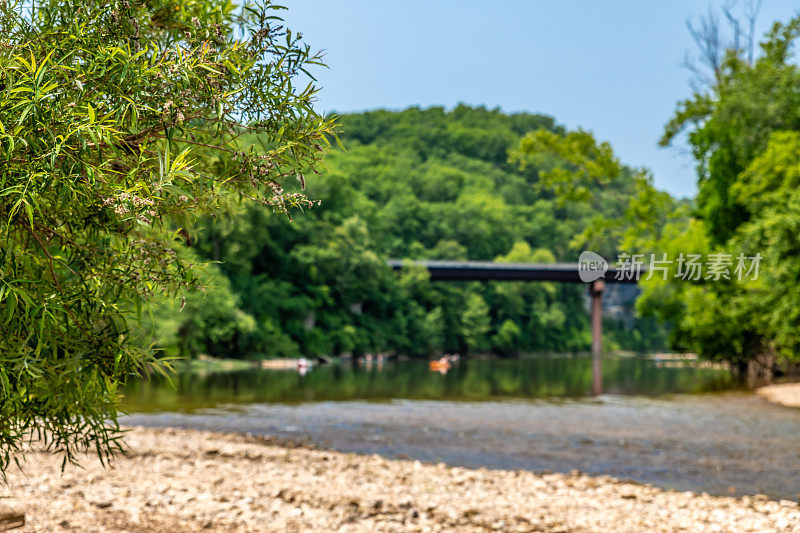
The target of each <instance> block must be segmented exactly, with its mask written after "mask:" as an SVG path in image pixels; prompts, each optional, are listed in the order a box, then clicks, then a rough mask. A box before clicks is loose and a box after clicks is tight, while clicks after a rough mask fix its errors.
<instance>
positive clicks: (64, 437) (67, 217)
mask: <svg viewBox="0 0 800 533" xmlns="http://www.w3.org/2000/svg"><path fill="white" fill-rule="evenodd" d="M275 13H276V10H275V8H273V7H272V6H270V5H268V4H267V5H265V6H257V5H253V6H250V7H248V8H243V9H238V8H235V6H234V5H233V4H231V3H230V2H227V1H207V0H202V1H200V0H197V1H195V0H190V1H180V2H178V1H173V0H150V1H148V2H144V3H142V2H128V1H117V0H110V1H104V0H77V1H72V2H63V1H61V0H43V1H36V2H24V1H16V2H15V1H12V2H7V1H6V2H3V3H2V5H0V420H2V424H0V471H5V467H6V466H7V465H8V463H9V461H10V460H12V459H16V458H17V456H16V455H15V454H14V452H15V451H16V450H18V449H19V448H20V447H21V445H22V443H23V441H24V440H25V439H26V438H27V437H30V436H32V435H34V434H36V435H38V436H39V437H40V438H43V439H44V440H45V442H46V443H47V444H48V445H49V446H51V447H52V449H54V450H55V451H60V452H64V459H65V461H66V460H68V459H71V458H72V456H73V453H74V452H75V451H76V449H86V448H90V449H92V450H96V451H97V453H98V454H99V455H100V457H101V459H102V458H105V457H106V456H107V454H109V453H112V452H113V451H115V450H116V449H118V447H119V442H118V439H119V438H120V436H121V432H120V429H119V427H118V426H117V424H116V413H117V402H118V397H117V396H118V395H117V387H118V385H120V384H121V383H124V382H125V380H126V379H127V378H128V377H129V376H130V375H133V374H137V373H139V372H141V371H142V370H144V369H145V368H152V367H154V366H156V367H157V366H158V365H157V364H156V361H155V359H153V357H152V354H151V353H150V351H148V350H143V349H141V347H140V346H139V344H138V343H132V342H130V335H129V334H128V324H129V323H130V322H131V321H135V320H136V319H137V318H138V316H137V315H139V314H140V312H141V309H142V306H143V302H146V301H148V300H149V299H151V298H153V297H155V296H157V295H160V294H167V295H174V294H176V293H177V292H178V291H180V290H184V289H186V288H188V287H193V286H196V285H197V281H198V277H197V274H196V273H195V272H194V271H193V269H192V265H191V263H190V262H189V261H186V257H187V254H186V253H185V252H182V251H180V245H179V241H182V239H180V238H178V233H177V230H178V229H179V228H180V226H181V225H184V224H187V223H188V222H189V221H190V220H191V219H192V218H193V217H195V216H197V215H202V214H205V215H207V214H209V213H213V212H215V211H217V210H219V209H221V207H222V206H223V205H224V204H226V203H227V202H228V201H229V200H230V199H233V198H235V199H238V198H242V197H247V198H251V199H254V200H256V201H257V202H258V203H259V204H267V205H270V206H273V207H274V208H275V209H276V210H278V211H285V210H287V209H290V208H291V207H292V206H293V205H301V206H302V205H307V204H308V203H309V201H308V200H307V199H306V198H305V197H304V196H303V195H302V194H297V193H295V192H289V191H285V190H284V189H283V188H282V185H281V184H282V183H283V182H285V181H286V180H287V178H288V179H289V180H291V181H292V182H296V181H297V179H296V178H297V177H299V178H300V179H301V180H302V174H303V173H305V172H308V171H309V170H310V169H312V168H313V167H315V166H316V165H317V163H318V161H319V160H320V158H321V156H322V154H323V152H324V146H325V145H326V135H327V134H328V133H330V130H331V124H330V122H329V121H328V120H327V119H325V118H323V117H320V116H318V115H317V114H316V113H315V112H314V110H313V109H312V107H311V103H312V100H313V96H314V93H315V92H316V89H315V88H314V86H313V85H309V86H308V87H306V88H299V89H298V88H295V87H294V85H293V84H292V80H293V79H295V78H296V77H297V75H298V74H299V73H300V72H301V71H304V69H305V68H307V67H308V66H309V65H315V64H318V58H317V56H315V55H314V54H313V53H311V52H310V51H309V49H308V47H307V46H306V45H304V44H303V43H302V41H300V40H299V39H298V38H297V36H296V35H294V34H292V33H290V32H288V31H287V30H286V29H284V28H283V27H282V26H281V25H280V22H279V19H277V18H276V17H275ZM243 134H249V135H258V136H259V138H260V139H261V145H260V148H259V150H258V151H256V150H245V149H240V146H241V144H240V143H238V142H237V139H238V138H239V137H240V136H241V135H243ZM216 312H218V313H221V314H225V313H228V312H235V306H234V304H233V302H230V303H229V306H228V307H223V308H220V309H217V311H216ZM208 334H209V335H214V336H217V337H218V336H221V335H224V333H220V332H216V331H209V332H208Z"/></svg>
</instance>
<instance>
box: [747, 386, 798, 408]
mask: <svg viewBox="0 0 800 533" xmlns="http://www.w3.org/2000/svg"><path fill="white" fill-rule="evenodd" d="M756 394H757V395H759V396H761V397H762V398H764V399H765V400H767V401H769V402H772V403H777V404H779V405H785V406H786V407H800V383H780V384H775V385H767V386H766V387H761V388H760V389H757V390H756Z"/></svg>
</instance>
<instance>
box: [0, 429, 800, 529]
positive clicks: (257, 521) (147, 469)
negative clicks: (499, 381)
mask: <svg viewBox="0 0 800 533" xmlns="http://www.w3.org/2000/svg"><path fill="white" fill-rule="evenodd" d="M127 443H128V445H129V447H130V449H131V452H130V454H129V455H128V456H127V457H120V458H118V459H117V460H116V461H115V462H114V464H113V466H112V467H111V468H107V469H104V468H102V467H101V466H100V465H99V463H98V462H97V461H96V460H95V459H93V458H91V457H87V458H85V459H83V460H82V462H81V464H82V466H83V469H79V468H72V467H69V468H68V469H67V471H66V472H65V473H64V474H63V475H61V473H60V470H59V468H60V465H59V462H58V460H57V458H56V457H53V456H52V455H49V454H44V453H38V452H37V453H32V454H30V455H29V457H28V459H27V462H26V463H25V466H24V468H25V469H24V473H20V472H19V471H16V470H15V471H12V472H10V473H9V475H8V487H6V488H4V489H2V493H1V494H0V496H2V499H1V500H0V505H3V506H4V507H6V508H8V509H12V510H16V511H22V512H25V514H26V517H27V521H28V525H27V526H26V528H25V529H24V530H27V531H65V530H76V531H168V530H172V531H197V530H205V531H353V532H360V531H364V532H367V531H369V532H372V531H442V530H456V531H487V530H496V531H645V530H646V531H800V507H798V505H797V503H796V502H791V501H772V500H768V499H767V498H766V497H747V496H745V497H741V498H728V497H713V496H709V495H706V494H695V493H691V492H671V491H664V490H660V489H657V488H654V487H649V486H644V485H638V484H634V483H627V482H624V481H619V480H615V479H613V478H609V477H605V476H600V477H591V476H586V475H581V474H571V475H565V474H544V475H541V474H534V473H531V472H524V471H498V470H484V469H478V470H471V469H466V468H458V467H448V466H445V465H443V464H439V465H429V464H421V463H419V462H416V461H407V460H390V459H384V458H382V457H379V456H375V455H369V456H364V455H355V454H348V453H339V452H332V451H325V450H316V449H312V448H308V447H304V446H297V445H292V444H287V443H281V442H277V441H274V440H271V439H267V438H261V437H249V436H244V435H236V434H223V433H209V432H199V431H189V430H177V429H144V428H133V429H132V430H131V431H130V433H129V434H128V436H127Z"/></svg>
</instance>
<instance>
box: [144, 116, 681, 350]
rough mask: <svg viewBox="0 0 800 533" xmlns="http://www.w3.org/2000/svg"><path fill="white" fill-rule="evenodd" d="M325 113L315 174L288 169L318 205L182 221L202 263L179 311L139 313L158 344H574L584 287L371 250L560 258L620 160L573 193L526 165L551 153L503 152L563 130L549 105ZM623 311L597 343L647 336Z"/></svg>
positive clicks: (629, 174)
mask: <svg viewBox="0 0 800 533" xmlns="http://www.w3.org/2000/svg"><path fill="white" fill-rule="evenodd" d="M339 124H340V126H339V131H340V139H341V142H342V145H343V147H344V149H341V148H338V149H335V150H332V151H331V153H330V154H329V155H328V157H327V159H326V164H327V167H328V171H327V172H324V173H323V174H321V175H311V176H305V178H304V179H305V181H307V188H308V192H309V196H310V197H311V198H313V199H314V200H318V201H320V205H318V206H315V207H314V208H313V209H310V210H306V211H305V212H303V213H294V215H293V220H291V221H290V220H289V219H287V218H286V217H281V216H276V215H274V214H271V213H269V212H266V211H264V210H262V209H258V208H255V207H244V206H243V207H242V208H241V209H240V210H239V211H236V212H231V213H229V214H228V215H227V216H224V217H217V218H216V219H214V220H205V221H201V223H200V224H199V225H198V226H197V227H196V228H194V229H192V230H191V231H190V238H189V242H190V244H191V247H190V248H188V249H187V251H186V253H188V254H195V255H199V256H200V258H201V259H205V260H208V261H210V262H211V263H210V264H209V265H208V266H207V267H206V268H205V270H206V273H205V277H206V285H207V286H208V288H207V289H206V291H205V293H204V294H192V295H187V296H186V303H185V308H184V309H183V311H182V312H177V307H171V306H170V305H168V304H162V305H158V306H154V310H153V315H152V316H153V320H151V321H149V324H150V325H149V326H147V327H148V328H150V329H151V330H153V329H154V331H151V333H155V338H156V341H157V342H158V344H160V345H161V346H162V347H164V348H166V349H168V350H169V351H174V352H177V353H180V354H182V355H185V356H192V355H196V354H198V353H206V354H210V355H214V356H221V357H258V356H288V355H298V354H304V355H317V354H329V355H331V354H332V355H336V354H342V353H354V354H359V353H369V352H377V351H382V352H398V353H406V354H411V355H424V354H433V353H438V352H442V351H459V352H462V353H464V352H470V353H480V352H494V353H498V354H508V355H510V354H516V353H520V352H537V351H546V352H562V351H584V350H587V349H588V347H589V342H590V335H589V325H588V317H587V314H586V310H585V306H584V296H585V295H584V291H585V288H584V287H579V286H571V285H564V284H550V283H527V284H526V283H493V284H488V285H484V284H479V283H459V284H442V283H431V282H430V281H429V280H428V279H427V274H426V272H425V271H424V270H423V271H420V270H417V269H409V270H408V271H406V272H404V273H403V274H399V275H398V274H395V273H393V272H391V271H390V270H389V269H388V268H387V267H386V266H385V260H386V259H387V258H410V259H423V258H428V259H474V260H497V261H513V262H552V261H574V260H576V259H577V255H578V252H579V250H578V249H577V248H576V247H575V246H574V245H572V244H571V243H572V241H573V240H574V238H575V237H576V236H577V235H579V234H581V233H582V232H584V230H586V229H587V227H589V226H590V225H591V224H593V223H595V222H596V221H597V220H598V219H620V218H621V217H622V215H623V212H624V211H625V209H626V207H627V206H628V205H629V203H630V199H631V196H632V195H633V193H634V189H635V184H634V177H633V176H634V174H635V172H634V171H633V170H631V169H628V168H626V167H621V168H623V172H622V176H621V177H619V178H617V179H615V180H613V181H610V182H609V183H607V184H598V185H596V186H595V187H594V189H593V190H592V196H591V200H589V201H583V202H563V201H559V200H557V199H556V197H555V194H554V192H553V191H552V190H551V188H549V187H546V186H544V185H543V184H542V183H541V182H540V171H541V170H542V169H551V168H554V167H558V166H559V165H561V164H562V163H563V162H561V161H559V159H558V157H557V156H554V155H552V154H541V156H540V157H539V156H538V154H535V155H537V157H533V158H528V160H527V162H526V164H524V165H521V164H520V162H519V161H510V160H509V152H510V151H511V150H513V149H514V148H515V147H517V145H518V144H519V143H520V139H521V138H522V137H523V135H525V134H526V133H528V132H532V131H542V130H544V131H549V132H552V133H554V134H556V135H557V136H562V135H564V134H565V133H567V132H566V131H565V130H564V128H563V127H561V126H559V125H557V124H556V123H555V122H554V120H553V119H552V118H550V117H547V116H542V115H532V114H512V115H507V114H503V113H501V112H500V111H490V110H486V109H483V108H470V107H465V106H459V107H457V108H455V109H454V110H452V111H446V110H444V109H442V108H430V109H425V110H421V109H418V108H411V109H407V110H405V111H402V112H389V111H373V112H367V113H360V114H351V115H344V116H342V117H340V120H339ZM587 138H589V139H591V137H587ZM250 142H256V143H257V139H250ZM298 187H299V183H298ZM603 242H605V241H603ZM609 242H610V241H609ZM599 246H600V248H601V249H600V250H599V251H601V252H604V253H607V254H610V253H613V252H615V250H614V249H613V244H609V243H606V244H600V245H599ZM146 322H147V321H146ZM627 322H628V326H627V327H623V325H622V324H615V323H611V322H608V323H607V325H606V330H607V332H608V334H607V335H606V337H605V341H606V343H607V348H608V349H615V348H623V349H632V350H647V349H659V348H661V347H663V344H664V338H665V335H664V333H663V331H661V330H660V329H658V328H656V327H655V326H654V322H652V321H641V320H634V321H630V320H629V321H627Z"/></svg>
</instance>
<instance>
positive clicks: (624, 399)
mask: <svg viewBox="0 0 800 533" xmlns="http://www.w3.org/2000/svg"><path fill="white" fill-rule="evenodd" d="M590 386H591V367H590V361H589V360H588V359H585V358H577V357H576V358H564V357H544V358H534V359H517V360H473V361H462V362H460V363H457V364H455V365H454V367H453V368H452V369H451V370H450V371H449V372H447V373H446V374H444V375H442V374H440V373H436V372H432V371H430V370H429V369H428V367H427V365H426V364H425V363H424V362H406V363H393V364H386V365H382V366H380V367H379V366H378V365H373V366H371V367H369V368H368V367H365V366H360V367H354V366H350V365H331V366H325V367H319V368H314V369H312V370H311V372H309V373H308V374H307V375H305V376H301V375H299V374H298V373H297V372H294V371H270V370H256V369H253V370H245V371H238V372H220V373H205V374H202V373H200V374H198V373H193V374H179V375H178V376H176V378H174V386H170V385H168V384H167V383H165V382H163V381H161V380H150V381H144V382H140V383H137V384H134V385H133V386H131V387H130V389H129V390H128V392H127V399H126V407H127V409H128V411H129V412H130V414H129V415H128V416H127V417H125V418H123V420H122V421H123V423H126V424H136V425H144V426H175V427H187V428H198V429H208V430H216V431H239V432H247V433H255V434H268V435H274V436H278V437H284V438H291V439H295V440H308V441H310V442H312V443H314V444H316V445H318V446H323V447H328V448H331V449H336V450H341V451H354V452H361V453H380V454H382V455H385V456H387V457H400V458H406V457H408V458H415V459H420V460H425V461H434V462H439V461H443V462H446V463H448V464H454V465H462V466H470V467H488V468H510V469H518V468H519V469H529V470H534V471H562V472H568V471H571V470H580V471H583V472H587V473H591V474H609V475H613V476H616V477H620V478H624V479H632V480H635V481H639V482H644V483H653V484H655V485H658V486H660V487H663V488H673V489H678V490H694V491H706V492H709V493H712V494H727V495H741V494H757V493H763V494H766V495H768V496H770V497H773V498H786V499H793V500H796V499H798V493H800V439H798V436H800V410H795V409H790V408H784V407H779V406H775V405H772V404H769V403H767V402H765V401H764V400H761V399H760V398H757V397H755V396H754V395H753V394H752V393H750V392H748V391H745V390H742V389H741V387H740V386H739V385H738V383H737V382H736V380H734V379H733V378H732V377H731V376H730V375H729V374H728V373H727V371H725V370H723V369H719V368H705V367H698V366H697V365H694V364H693V363H691V362H683V361H673V360H654V359H645V358H608V359H606V360H605V361H604V389H605V390H606V394H604V395H602V396H600V397H597V398H594V397H590V396H588V391H589V389H590Z"/></svg>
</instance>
